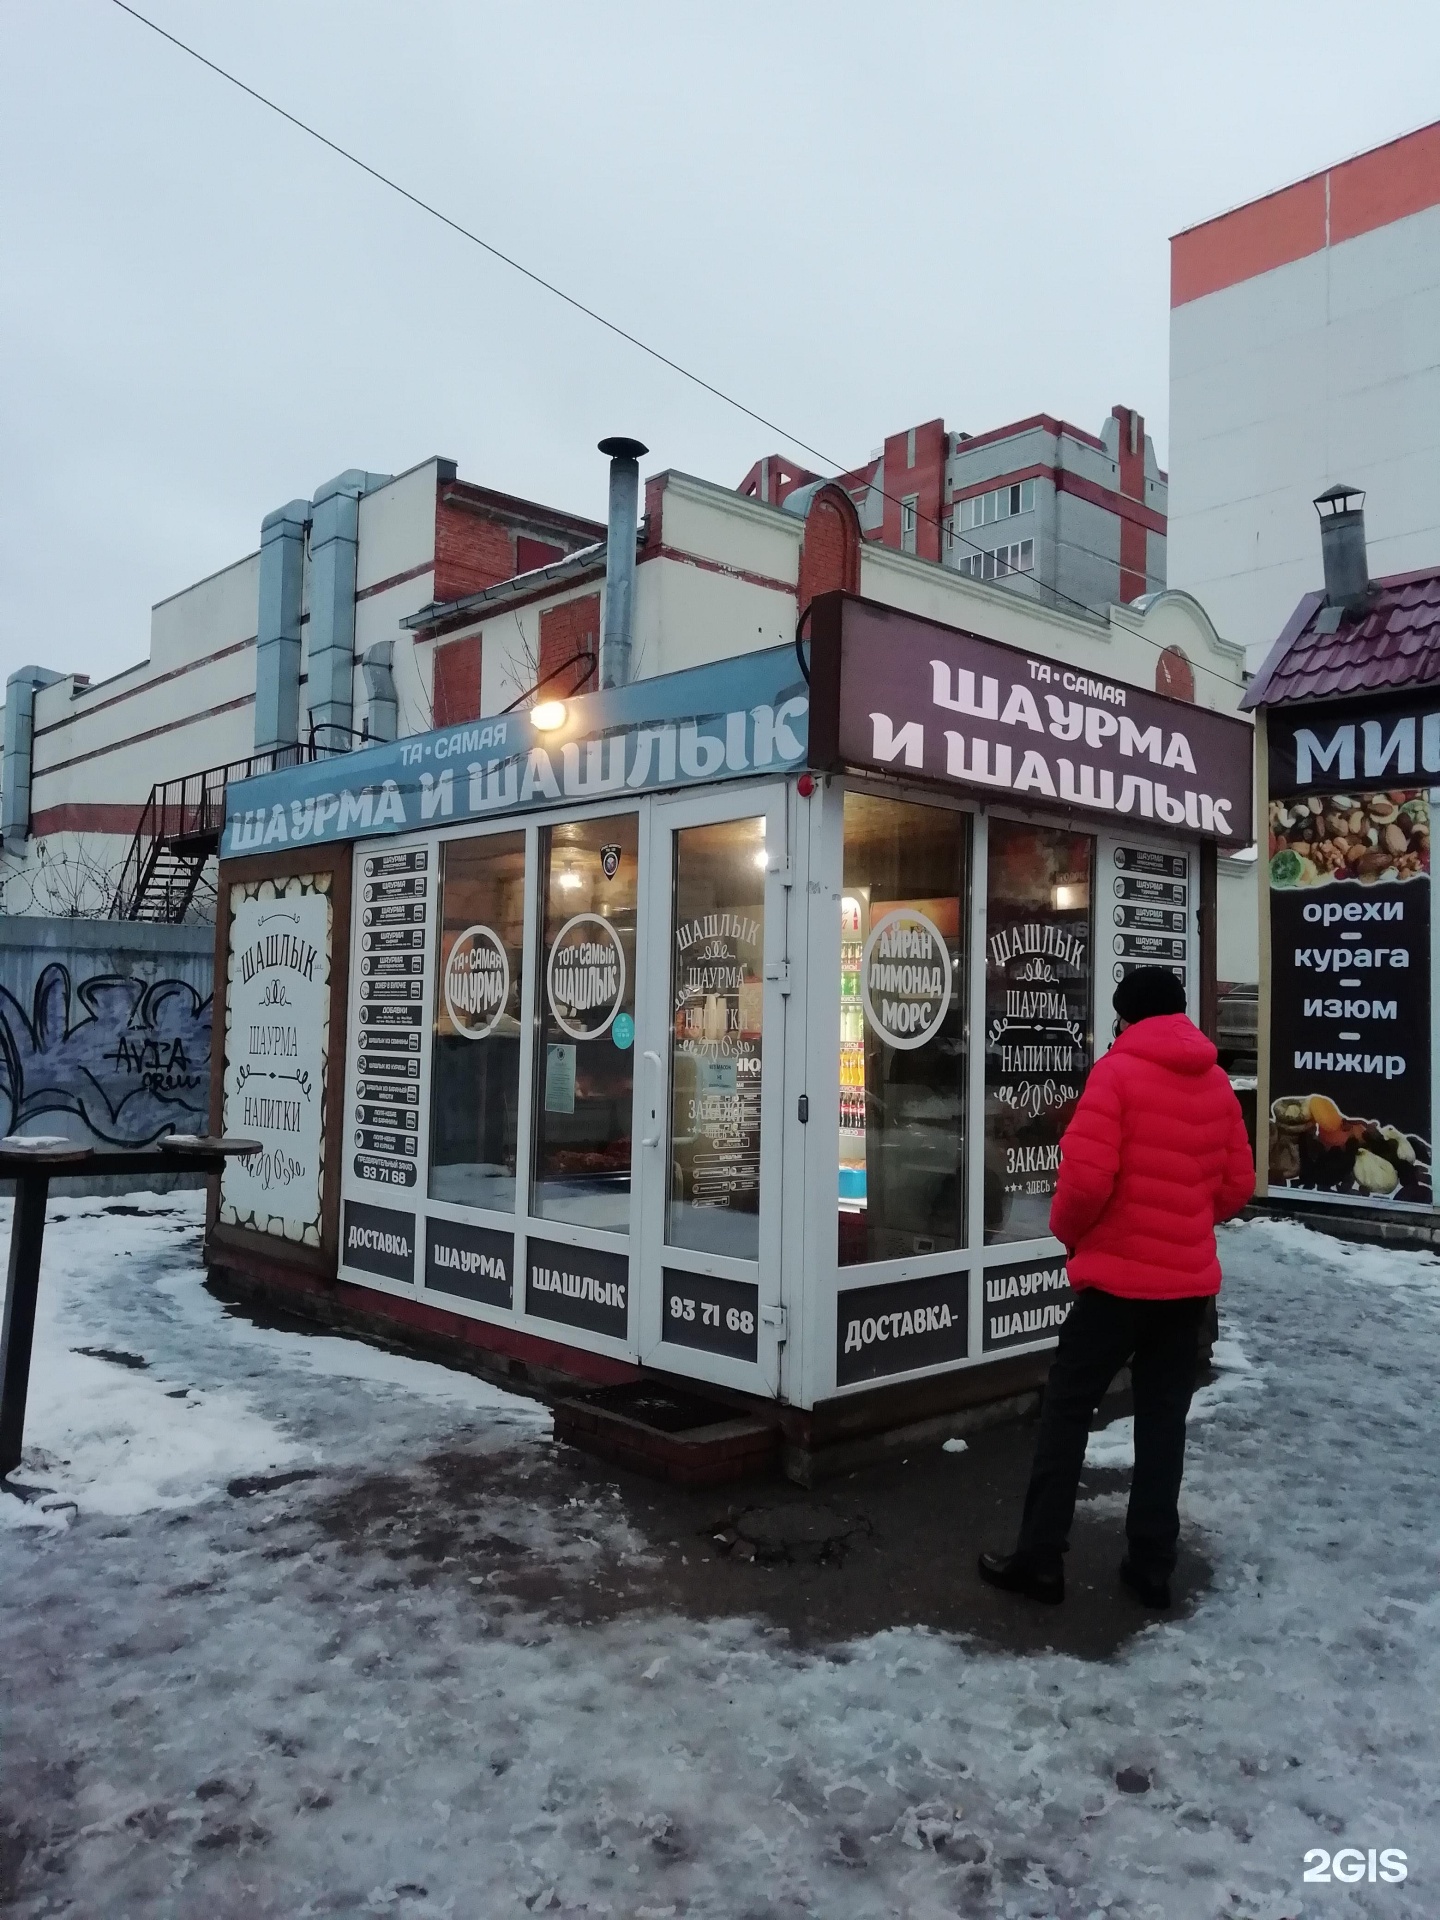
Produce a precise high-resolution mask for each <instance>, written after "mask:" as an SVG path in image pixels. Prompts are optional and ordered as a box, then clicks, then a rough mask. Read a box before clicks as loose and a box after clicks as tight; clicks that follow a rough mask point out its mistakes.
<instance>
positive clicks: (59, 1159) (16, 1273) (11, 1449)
mask: <svg viewBox="0 0 1440 1920" xmlns="http://www.w3.org/2000/svg"><path fill="white" fill-rule="evenodd" d="M259 1151H260V1142H259V1141H258V1140H221V1139H214V1138H209V1137H202V1136H201V1135H198V1134H179V1133H176V1134H171V1135H169V1137H168V1138H167V1139H164V1140H160V1141H157V1142H156V1144H155V1145H154V1146H153V1147H136V1148H127V1147H83V1146H78V1145H72V1143H71V1142H70V1141H68V1140H36V1141H35V1142H34V1144H33V1145H27V1144H26V1142H25V1141H24V1140H23V1139H22V1138H13V1137H12V1138H11V1139H8V1140H0V1180H13V1181H14V1182H15V1214H14V1218H13V1220H12V1221H11V1223H10V1270H9V1278H8V1280H7V1282H6V1286H5V1326H4V1333H3V1336H0V1474H7V1473H11V1472H13V1470H14V1469H15V1468H16V1467H18V1466H19V1464H20V1449H21V1445H22V1443H23V1441H24V1437H25V1400H26V1396H27V1395H28V1393H29V1391H30V1350H31V1347H32V1346H33V1344H34V1340H35V1303H36V1300H37V1298H38V1297H39V1292H40V1250H41V1247H42V1246H43V1244H44V1240H45V1202H46V1199H47V1198H48V1196H49V1192H50V1182H51V1181H52V1180H63V1179H66V1178H74V1177H75V1176H76V1175H77V1174H83V1175H86V1176H87V1177H88V1176H89V1175H91V1174H100V1173H120V1174H141V1173H220V1172H221V1171H222V1170H223V1168H224V1166H225V1162H226V1161H227V1160H231V1159H243V1158H244V1157H245V1156H246V1155H247V1154H251V1153H258V1152H259Z"/></svg>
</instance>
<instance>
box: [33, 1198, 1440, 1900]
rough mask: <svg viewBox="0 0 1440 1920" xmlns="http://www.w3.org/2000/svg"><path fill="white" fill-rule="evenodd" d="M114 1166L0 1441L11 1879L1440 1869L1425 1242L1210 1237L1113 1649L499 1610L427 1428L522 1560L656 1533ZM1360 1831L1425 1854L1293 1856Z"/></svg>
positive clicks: (517, 1885)
mask: <svg viewBox="0 0 1440 1920" xmlns="http://www.w3.org/2000/svg"><path fill="white" fill-rule="evenodd" d="M110 1205H111V1206H113V1203H110ZM133 1205H134V1207H135V1209H136V1210H135V1211H134V1212H133V1213H124V1214H117V1213H115V1212H114V1211H111V1210H108V1208H107V1203H106V1202H103V1201H73V1202H72V1201H68V1200H65V1199H64V1198H63V1197H61V1198H57V1199H56V1200H55V1201H54V1202H53V1203H52V1224H51V1226H50V1227H49V1229H48V1231H47V1238H46V1270H45V1274H44V1276H43V1278H42V1285H41V1320H40V1324H39V1328H38V1330H37V1339H36V1374H35V1382H34V1387H33V1389H32V1399H31V1415H30V1421H29V1424H28V1427H27V1439H28V1440H29V1441H30V1445H29V1447H27V1454H26V1460H25V1463H24V1466H23V1468H22V1471H21V1473H20V1474H19V1475H18V1476H17V1478H19V1479H21V1480H23V1481H26V1482H28V1483H30V1484H31V1485H41V1484H43V1485H44V1486H46V1487H49V1488H51V1489H53V1492H52V1493H51V1494H50V1495H48V1496H45V1497H43V1498H39V1499H33V1500H31V1501H29V1502H26V1503H22V1502H21V1501H19V1500H17V1499H15V1498H13V1497H3V1496H0V1513H3V1516H4V1519H5V1521H6V1522H7V1527H6V1530H5V1531H4V1532H3V1533H0V1606H3V1611H0V1620H3V1633H4V1643H3V1651H0V1659H3V1670H4V1673H5V1679H6V1687H7V1693H8V1701H7V1721H6V1727H5V1732H4V1736H3V1739H4V1744H3V1749H0V1905H4V1904H5V1903H6V1901H7V1899H8V1901H9V1903H10V1904H9V1905H8V1906H7V1908H6V1910H7V1911H13V1912H15V1913H17V1914H21V1915H34V1916H39V1915H41V1914H49V1913H59V1912H62V1911H63V1912H68V1913H73V1914H92V1913H94V1914H112V1913H113V1914H124V1915H130V1914H141V1913H143V1914H145V1915H147V1916H149V1915H154V1916H168V1915H176V1916H183V1915H192V1914H193V1915H204V1916H206V1920H227V1917H228V1916H232V1915H233V1916H236V1917H237V1920H238V1917H239V1916H245V1917H246V1920H252V1917H254V1916H270V1915H274V1916H277V1917H278V1916H285V1920H291V1916H296V1915H310V1914H322V1913H327V1914H328V1913H359V1914H364V1913H375V1914H395V1915H407V1916H419V1915H439V1914H447V1915H453V1916H456V1917H457V1920H459V1917H460V1916H482V1917H483V1920H489V1916H492V1915H496V1916H504V1915H510V1914H517V1915H523V1914H525V1913H527V1912H530V1913H539V1912H549V1913H556V1912H559V1913H572V1914H573V1913H580V1912H584V1913H587V1914H610V1915H616V1916H620V1915H626V1916H645V1915H653V1916H660V1915H667V1914H675V1915H687V1916H701V1915H703V1916H716V1920H720V1917H721V1916H723V1917H724V1920H731V1917H732V1916H741V1915H754V1916H761V1915H765V1916H782V1915H783V1916H790V1915H800V1914H814V1915H817V1916H819V1915H824V1916H832V1915H841V1916H849V1915H856V1916H859V1915H866V1916H869V1915H892V1914H893V1915H903V1916H914V1917H915V1920H929V1916H932V1915H934V1916H938V1915H942V1914H954V1913H974V1914H995V1915H1007V1916H1017V1917H1018V1916H1022V1915H1026V1916H1029V1915H1035V1916H1071V1915H1075V1916H1079V1915H1091V1914H1106V1915H1109V1916H1112V1920H1114V1917H1117V1916H1119V1917H1124V1916H1134V1917H1135V1920H1139V1917H1140V1916H1155V1917H1156V1920H1189V1917H1190V1916H1195V1920H1201V1917H1202V1916H1203V1920H1212V1917H1213V1916H1216V1915H1235V1916H1250V1917H1251V1920H1281V1916H1293V1915H1299V1914H1301V1913H1306V1914H1310V1913H1317V1914H1318V1913H1322V1912H1323V1913H1327V1914H1329V1913H1339V1914H1362V1913H1363V1914H1386V1915H1396V1916H1419V1915H1433V1914H1434V1913H1436V1912H1437V1911H1440V1892H1437V1886H1440V1861H1437V1858H1436V1847H1435V1843H1434V1840H1433V1838H1432V1834H1433V1832H1434V1830H1435V1827H1436V1818H1435V1796H1436V1789H1437V1783H1440V1767H1437V1747H1440V1739H1437V1715H1436V1707H1435V1702H1436V1699H1437V1685H1436V1683H1437V1678H1440V1676H1437V1672H1436V1666H1437V1662H1436V1656H1435V1652H1434V1648H1435V1643H1436V1638H1437V1627H1440V1605H1437V1600H1436V1597H1435V1596H1436V1593H1437V1579H1436V1575H1437V1551H1436V1539H1435V1524H1434V1517H1435V1513H1436V1511H1437V1500H1436V1495H1437V1490H1440V1488H1437V1481H1440V1464H1437V1451H1436V1448H1435V1445H1434V1441H1433V1415H1432V1411H1431V1406H1432V1401H1433V1387H1432V1382H1433V1380H1434V1379H1435V1377H1436V1373H1437V1362H1440V1264H1437V1263H1436V1262H1435V1261H1433V1260H1431V1259H1429V1258H1427V1257H1424V1256H1421V1255H1415V1254H1394V1253H1389V1252H1386V1253H1377V1252H1374V1251H1372V1250H1367V1249H1359V1248H1350V1247H1346V1246H1344V1245H1343V1244H1341V1243H1338V1242H1334V1241H1330V1240H1327V1239H1325V1238H1323V1237H1321V1236H1319V1235H1316V1234H1314V1233H1311V1232H1308V1231H1306V1230H1305V1229H1303V1228H1299V1227H1295V1226H1291V1225H1286V1224H1283V1223H1275V1222H1264V1223H1253V1224H1251V1225H1248V1226H1243V1227H1238V1228H1233V1229H1228V1230H1227V1231H1226V1232H1225V1234H1224V1235H1223V1257H1224V1263H1225V1268H1226V1275H1227V1285H1226V1291H1225V1294H1224V1295H1223V1296H1222V1312H1223V1315H1224V1327H1225V1334H1226V1341H1227V1346H1226V1347H1225V1348H1224V1349H1222V1352H1221V1356H1220V1357H1221V1360H1222V1370H1221V1374H1220V1379H1219V1381H1218V1382H1217V1384H1216V1385H1215V1387H1213V1388H1211V1389H1207V1390H1206V1391H1205V1393H1204V1394H1202V1396H1201V1397H1200V1400H1199V1404H1198V1406H1197V1418H1196V1420H1195V1422H1194V1424H1193V1428H1192V1435H1191V1445H1190V1463H1189V1470H1188V1478H1187V1492H1186V1513H1187V1525H1189V1526H1190V1527H1191V1528H1192V1529H1196V1528H1198V1529H1202V1530H1203V1531H1204V1534H1205V1536H1206V1539H1207V1544H1208V1550H1209V1552H1210V1554H1211V1555H1212V1557H1213V1559H1214V1561H1215V1566H1216V1573H1215V1581H1214V1585H1213V1588H1212V1589H1211V1591H1210V1592H1208V1593H1207V1594H1205V1595H1204V1596H1203V1597H1202V1598H1201V1600H1200V1603H1199V1606H1198V1609H1197V1610H1196V1611H1195V1612H1194V1613H1193V1614H1192V1615H1191V1616H1189V1617H1188V1618H1181V1619H1175V1620H1173V1621H1157V1623H1156V1624H1155V1625H1153V1626H1151V1627H1149V1628H1147V1629H1146V1630H1145V1631H1144V1632H1143V1633H1141V1634H1140V1635H1139V1636H1138V1638H1136V1639H1135V1640H1133V1641H1131V1642H1130V1643H1129V1645H1128V1647H1127V1648H1126V1650H1125V1651H1124V1652H1123V1653H1122V1654H1121V1655H1120V1656H1118V1657H1117V1658H1115V1659H1113V1660H1109V1661H1103V1662H1101V1661H1096V1662H1089V1663H1086V1662H1083V1661H1080V1660H1077V1659H1073V1658H1069V1657H1062V1656H1059V1655H1055V1654H1039V1655H1032V1656H1028V1657H1023V1658H1017V1657H1012V1656H1006V1655H1002V1654H998V1653H994V1652H991V1651H987V1650H985V1649H983V1648H981V1647H980V1646H978V1644H976V1643H973V1642H969V1641H966V1640H964V1639H960V1638H952V1637H948V1636H945V1635H941V1634H938V1633H933V1632H927V1631H924V1630H920V1629H910V1628H906V1629H892V1630H889V1631H886V1632H882V1633H878V1634H875V1635H871V1636H866V1637H864V1638H862V1639H859V1640H855V1641H852V1642H850V1643H848V1644H845V1645H843V1646H835V1647H830V1648H828V1649H825V1650H823V1651H807V1652H801V1651H798V1650H796V1649H795V1648H794V1647H792V1646H791V1645H790V1644H789V1642H788V1641H787V1639H786V1638H785V1636H784V1635H782V1634H779V1633H777V1632H775V1631H774V1630H772V1629H768V1628H766V1627H764V1626H762V1625H761V1624H760V1623H758V1622H756V1621H752V1620H749V1619H744V1618H724V1617H716V1618H711V1619H704V1620H692V1619H685V1618H677V1617H674V1616H671V1615H668V1614H661V1613H658V1612H656V1611H655V1610H654V1609H646V1608H644V1607H638V1608H635V1609H633V1610H631V1611H629V1612H626V1613H622V1614H621V1615H619V1616H618V1617H610V1618H607V1619H591V1620H589V1621H588V1622H584V1623H581V1622H580V1621H578V1620H577V1619H575V1618H566V1617H563V1616H562V1615H560V1614H557V1610H556V1609H555V1608H554V1607H547V1605H546V1604H545V1603H544V1601H543V1599H537V1600H536V1601H535V1602H534V1604H533V1605H532V1606H530V1607H528V1608H527V1607H525V1606H523V1605H522V1606H519V1607H518V1608H517V1607H515V1606H512V1607H510V1608H509V1609H508V1610H506V1609H502V1608H500V1607H498V1606H497V1605H496V1604H495V1602H494V1599H493V1594H492V1589H491V1587H490V1585H489V1584H488V1576H486V1575H484V1574H480V1575H473V1574H472V1575H466V1574H464V1572H463V1571H462V1570H459V1568H458V1564H451V1560H450V1556H449V1555H448V1552H447V1541H446V1539H445V1538H444V1537H440V1538H438V1539H436V1540H434V1541H433V1542H432V1543H430V1545H429V1546H428V1547H427V1549H426V1551H427V1552H428V1554H429V1562H428V1563H427V1566H426V1567H425V1568H422V1570H421V1571H422V1573H423V1574H424V1577H417V1576H416V1574H415V1571H414V1559H413V1555H412V1556H411V1557H410V1559H408V1560H406V1561H402V1560H401V1559H400V1558H399V1557H398V1552H397V1549H396V1548H395V1547H394V1546H393V1544H392V1542H393V1537H394V1536H393V1533H392V1532H391V1528H392V1525H393V1519H394V1514H395V1512H396V1511H398V1510H399V1508H400V1507H402V1506H403V1505H404V1501H405V1499H406V1498H407V1497H413V1488H414V1475H413V1473H412V1469H416V1467H417V1463H419V1462H421V1461H422V1460H432V1461H433V1460H434V1459H436V1458H439V1459H441V1460H443V1461H449V1462H455V1463H460V1465H463V1467H464V1470H465V1472H466V1473H468V1474H469V1475H470V1476H471V1477H470V1478H469V1479H468V1480H467V1481H465V1483H464V1484H465V1485H466V1487H468V1488H470V1489H472V1491H471V1492H469V1493H467V1494H466V1495H465V1496H464V1497H465V1498H466V1499H468V1500H469V1501H471V1502H472V1503H473V1506H474V1509H475V1510H474V1512H473V1513H470V1514H468V1515H467V1518H468V1519H470V1520H471V1521H473V1523H474V1524H475V1525H476V1526H479V1527H482V1528H485V1529H490V1530H492V1533H493V1539H494V1542H495V1545H496V1551H497V1552H499V1551H501V1549H502V1548H503V1550H504V1551H505V1552H507V1553H510V1554H517V1555H519V1556H521V1558H520V1563H519V1564H520V1565H521V1567H522V1569H527V1570H528V1569H532V1568H533V1569H535V1570H537V1571H538V1570H542V1569H546V1568H551V1567H553V1566H555V1565H558V1564H560V1563H562V1562H563V1563H564V1565H565V1566H566V1568H567V1569H568V1577H570V1578H572V1579H573V1580H575V1581H576V1582H578V1583H579V1587H578V1590H580V1591H583V1589H584V1583H585V1576H586V1570H587V1568H588V1567H589V1566H590V1564H591V1559H590V1558H587V1556H591V1557H593V1556H595V1555H598V1554H600V1553H601V1552H602V1551H604V1552H608V1553H610V1554H612V1555H616V1556H619V1557H621V1558H625V1557H626V1556H629V1557H630V1559H632V1560H633V1561H635V1562H637V1563H643V1561H644V1559H645V1557H646V1555H647V1554H648V1553H652V1552H653V1551H654V1550H653V1549H651V1548H649V1547H648V1546H647V1545H646V1543H645V1542H644V1541H643V1540H640V1539H638V1538H637V1537H634V1536H633V1535H631V1533H630V1532H629V1530H628V1528H627V1523H626V1521H625V1518H624V1513H623V1505H622V1503H619V1502H617V1501H615V1500H614V1499H613V1498H607V1497H606V1496H605V1494H604V1491H603V1489H602V1490H601V1491H598V1492H594V1493H593V1494H585V1495H581V1496H578V1497H574V1498H572V1499H570V1500H568V1501H557V1500H554V1499H550V1500H542V1499H539V1498H535V1499H528V1498H526V1497H525V1496H524V1494H523V1492H522V1493H519V1494H517V1491H516V1489H517V1486H518V1487H520V1488H522V1489H523V1488H524V1486H525V1485H526V1484H528V1483H527V1481H526V1474H527V1473H528V1472H529V1471H530V1466H529V1463H532V1462H538V1461H541V1460H543V1459H544V1458H545V1457H546V1456H547V1454H548V1452H549V1422H548V1417H547V1416H546V1415H545V1413H544V1412H543V1410H542V1409H540V1408H539V1407H537V1406H536V1405H535V1403H533V1402H530V1401H527V1400H524V1399H521V1398H518V1397H516V1396H514V1395H510V1394H506V1393H504V1392H501V1391H499V1390H498V1389H495V1388H493V1387H490V1386H488V1385H486V1384H485V1383H483V1382H480V1381H478V1380H476V1379H474V1378H472V1377H470V1376H468V1375H465V1374H463V1373H458V1372H452V1371H451V1370H449V1369H446V1368H444V1367H440V1366H437V1365H434V1364H432V1363H428V1362H424V1361H419V1360H412V1359H408V1358H404V1357H401V1356H397V1355H393V1354H390V1353H388V1352H384V1351H381V1350H380V1349H378V1348H375V1347H372V1346H369V1345H366V1344H365V1343H363V1342H359V1341H355V1340H349V1339H342V1338H336V1337H330V1336H310V1335H305V1334H298V1333H289V1332H279V1331H275V1330H270V1329H264V1328H260V1327H256V1326H254V1325H253V1324H251V1323H250V1322H249V1321H248V1320H247V1319H245V1318H244V1317H241V1316H238V1315H231V1314H227V1313H226V1311H225V1310H224V1308H223V1307H222V1306H221V1305H220V1303H219V1302H218V1301H216V1300H215V1299H214V1298H213V1297H212V1296H211V1295H210V1294H209V1293H208V1292H207V1291H205V1290H204V1289H203V1287H202V1286H201V1284H200V1273H199V1268H198V1229H199V1221H200V1213H199V1206H198V1202H197V1201H194V1200H192V1199H191V1197H190V1196H183V1195H169V1196H164V1197H163V1198H156V1199H150V1198H147V1197H145V1196H140V1197H137V1199H136V1200H135V1201H134V1202H133ZM77 1347H89V1348H91V1349H95V1350H99V1351H98V1352H92V1353H91V1354H90V1355H88V1356H87V1355H82V1354H77V1353H76V1352H75V1351H74V1349H75V1348H77ZM136 1362H141V1363H143V1364H135V1363H136ZM1097 1440H1098V1441H1099V1442H1100V1443H1101V1444H1100V1445H1099V1446H1097V1448H1096V1449H1095V1451H1096V1453H1097V1454H1098V1455H1099V1456H1100V1457H1101V1458H1102V1460H1108V1461H1111V1462H1112V1463H1122V1462H1123V1460H1124V1458H1125V1457H1126V1456H1125V1455H1124V1444H1125V1442H1124V1434H1123V1427H1122V1429H1121V1431H1120V1433H1119V1435H1117V1434H1116V1432H1115V1429H1113V1428H1112V1429H1110V1430H1108V1431H1107V1433H1106V1434H1104V1435H1100V1436H1097ZM487 1463H488V1464H487ZM517 1463H518V1464H517ZM502 1465H503V1466H504V1467H505V1471H504V1472H502V1471H501V1468H502ZM456 1470H457V1471H458V1470H459V1468H458V1467H457V1469H456ZM912 1470H913V1469H912ZM956 1470H958V1471H963V1470H964V1468H963V1465H962V1466H959V1467H957V1468H956ZM289 1476H301V1477H298V1478H290V1477H289ZM407 1476H409V1477H408V1478H407ZM533 1484H534V1485H536V1486H541V1485H544V1484H546V1483H545V1482H544V1481H543V1480H542V1479H541V1478H540V1477H538V1476H537V1477H535V1479H534V1480H533ZM580 1484H582V1485H583V1484H584V1483H583V1482H582V1483H580ZM407 1488H408V1489H410V1494H409V1495H407V1492H406V1490H407ZM1104 1498H1105V1499H1109V1500H1113V1498H1114V1496H1113V1495H1106V1496H1104ZM1077 1524H1078V1525H1081V1526H1083V1525H1084V1524H1085V1511H1084V1508H1083V1507H1082V1511H1081V1516H1080V1519H1079V1520H1078V1522H1077ZM971 1550H972V1543H970V1542H959V1543H957V1553H960V1554H964V1555H966V1556H967V1557H968V1555H969V1554H970V1552H971ZM406 1567H408V1568H410V1572H409V1573H406V1572H405V1571H404V1569H405V1568H406ZM538 1591H539V1589H538V1588H537V1593H538ZM1116 1604H1117V1605H1119V1604H1121V1601H1120V1599H1119V1597H1118V1596H1117V1601H1116ZM7 1829H8V1831H7ZM6 1842H8V1844H6ZM1347 1845H1353V1846H1356V1847H1359V1848H1361V1849H1362V1850H1364V1849H1368V1848H1369V1847H1372V1846H1373V1847H1376V1848H1383V1847H1402V1848H1404V1849H1405V1851H1406V1853H1407V1855H1408V1861H1409V1878H1408V1879H1407V1881H1406V1882H1405V1883H1404V1884H1403V1885H1398V1886H1394V1885H1391V1886H1386V1885H1376V1886H1371V1885H1368V1884H1362V1885H1360V1886H1358V1887H1355V1888H1348V1887H1345V1886H1341V1885H1334V1884H1332V1885H1330V1886H1327V1887H1314V1886H1306V1885H1304V1884H1303V1883H1302V1879H1301V1874H1302V1860H1303V1857H1304V1855H1305V1853H1306V1851H1307V1849H1311V1848H1315V1847H1321V1848H1325V1849H1327V1850H1333V1849H1335V1848H1337V1847H1343V1846H1347Z"/></svg>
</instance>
